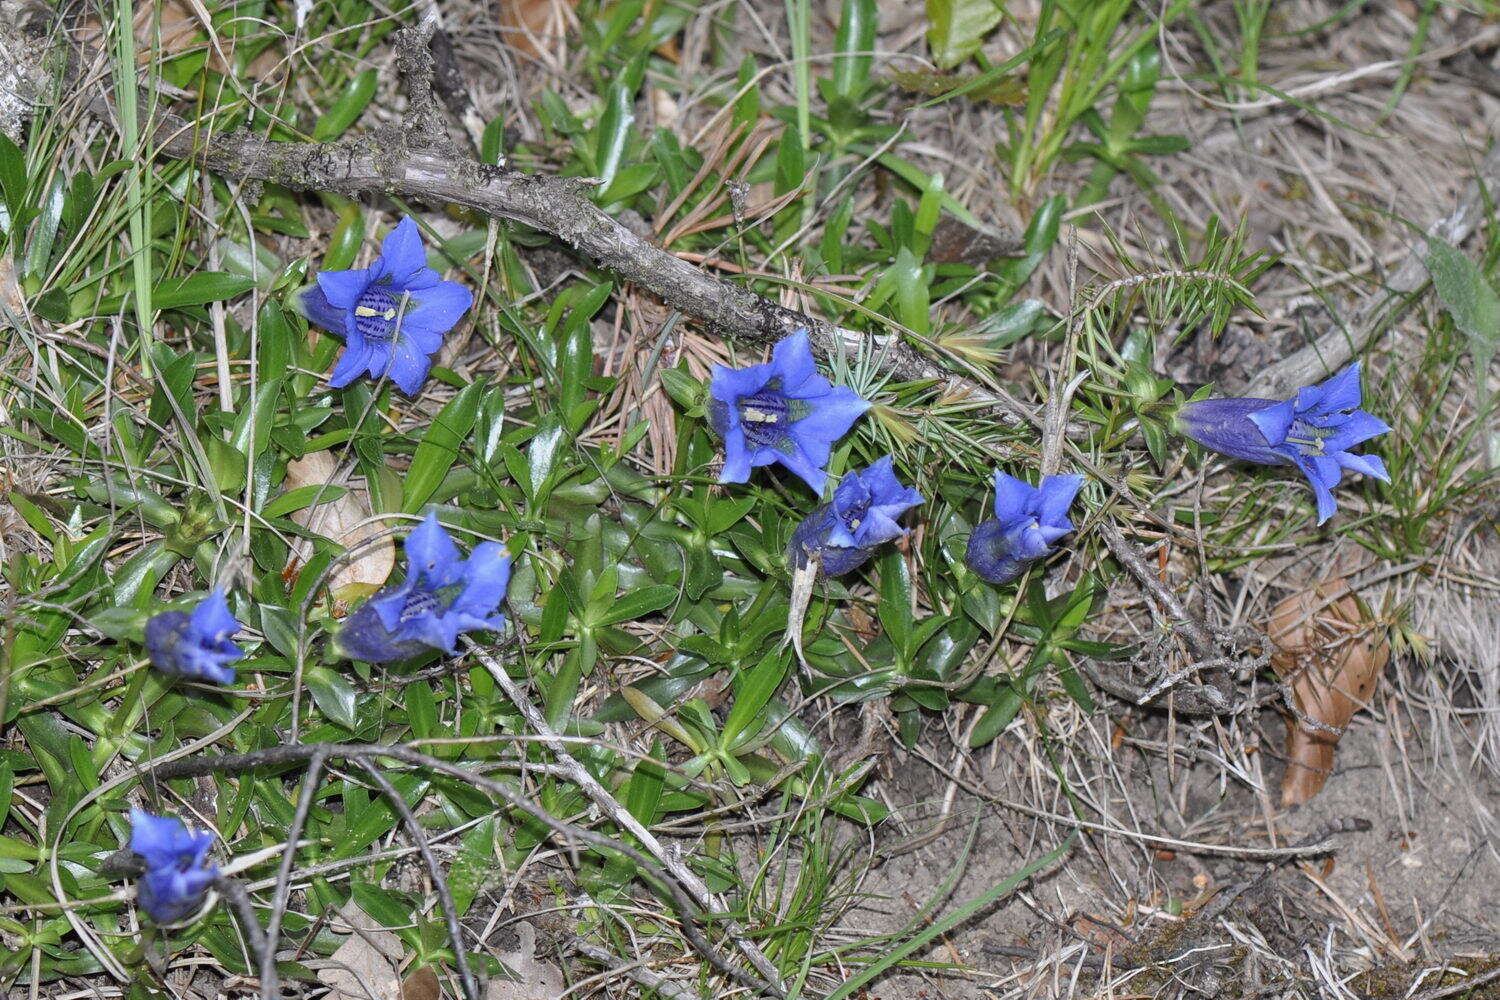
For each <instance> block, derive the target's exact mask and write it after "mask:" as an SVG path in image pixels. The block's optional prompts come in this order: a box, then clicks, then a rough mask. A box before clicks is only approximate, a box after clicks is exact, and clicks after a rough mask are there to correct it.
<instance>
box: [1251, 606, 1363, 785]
mask: <svg viewBox="0 0 1500 1000" xmlns="http://www.w3.org/2000/svg"><path fill="white" fill-rule="evenodd" d="M1348 590H1349V586H1348V582H1347V581H1346V580H1345V579H1344V578H1343V577H1341V576H1334V577H1330V578H1328V579H1325V580H1323V581H1321V582H1320V583H1318V584H1317V585H1316V586H1315V587H1312V588H1311V589H1308V590H1303V591H1300V592H1298V593H1295V594H1293V595H1291V596H1290V597H1288V598H1286V599H1285V600H1283V601H1282V602H1281V603H1280V604H1278V605H1276V607H1275V609H1274V610H1272V612H1271V628H1270V634H1271V638H1272V639H1273V640H1274V641H1275V643H1276V646H1277V651H1276V653H1275V654H1274V655H1273V656H1272V658H1271V664H1272V666H1273V667H1274V668H1275V670H1276V673H1277V675H1278V676H1280V677H1281V679H1282V680H1283V681H1284V682H1286V684H1287V685H1288V687H1289V688H1290V690H1291V700H1292V705H1293V711H1292V712H1291V713H1290V714H1289V715H1288V716H1287V720H1286V755H1287V770H1286V776H1285V777H1284V778H1283V779H1282V782H1281V804H1282V805H1285V806H1292V805H1301V804H1302V803H1304V802H1306V801H1308V800H1309V799H1311V798H1312V797H1313V796H1314V795H1317V794H1318V792H1319V791H1320V790H1321V789H1322V787H1323V783H1324V782H1325V781H1327V780H1328V775H1329V774H1330V773H1331V772H1332V770H1333V761H1334V753H1335V750H1336V748H1337V746H1338V742H1339V737H1341V736H1343V734H1344V730H1345V729H1346V728H1347V727H1348V725H1349V720H1350V719H1351V718H1353V717H1354V713H1355V712H1357V711H1359V709H1361V708H1362V707H1364V705H1365V704H1366V702H1367V701H1368V700H1369V697H1370V694H1371V692H1373V691H1374V690H1375V683H1376V681H1378V680H1379V679H1380V674H1381V672H1382V671H1383V670H1384V669H1385V666H1386V664H1387V663H1389V662H1390V658H1391V647H1390V643H1389V641H1388V640H1387V637H1386V631H1385V629H1384V627H1382V626H1381V625H1380V624H1378V623H1376V622H1372V621H1370V620H1369V618H1368V617H1367V616H1366V615H1365V613H1364V610H1363V609H1362V608H1361V606H1360V603H1359V601H1358V600H1356V599H1355V597H1354V595H1353V594H1351V593H1349V592H1348ZM1336 595H1341V596H1336Z"/></svg>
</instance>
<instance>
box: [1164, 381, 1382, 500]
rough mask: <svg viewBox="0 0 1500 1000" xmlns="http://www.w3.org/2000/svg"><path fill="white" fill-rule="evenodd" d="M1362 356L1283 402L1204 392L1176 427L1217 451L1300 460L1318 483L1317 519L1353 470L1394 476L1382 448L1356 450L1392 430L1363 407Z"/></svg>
mask: <svg viewBox="0 0 1500 1000" xmlns="http://www.w3.org/2000/svg"><path fill="white" fill-rule="evenodd" d="M1359 376H1360V368H1359V362H1357V361H1356V362H1355V363H1354V364H1352V365H1350V366H1349V367H1347V368H1345V369H1344V370H1343V371H1341V372H1339V373H1338V374H1337V375H1334V376H1332V377H1330V378H1329V379H1328V380H1327V381H1325V382H1323V383H1322V384H1321V385H1312V386H1306V387H1305V388H1302V389H1298V390H1297V395H1296V396H1295V397H1293V398H1292V399H1287V400H1283V401H1282V402H1279V403H1278V402H1277V401H1276V400H1274V399H1257V398H1255V397H1251V396H1245V397H1226V398H1220V399H1200V400H1198V401H1196V402H1192V403H1187V404H1186V405H1184V406H1183V407H1182V409H1181V410H1179V411H1178V414H1177V429H1178V430H1179V431H1180V432H1181V433H1182V434H1184V435H1186V436H1187V437H1189V438H1192V439H1193V440H1194V441H1197V442H1198V443H1199V444H1201V445H1203V447H1205V448H1208V449H1209V450H1210V451H1216V452H1218V453H1219V454H1221V455H1228V456H1229V457H1230V458H1238V459H1242V460H1244V461H1246V462H1255V463H1258V464H1260V465H1281V464H1291V465H1295V466H1296V467H1297V468H1298V469H1299V470H1300V471H1301V472H1302V474H1303V475H1304V476H1306V477H1307V481H1308V482H1309V483H1311V484H1312V488H1313V495H1314V496H1315V497H1316V498H1317V502H1318V523H1319V524H1322V523H1323V522H1324V521H1327V520H1328V519H1329V518H1330V517H1332V516H1333V513H1334V511H1335V510H1336V509H1337V508H1338V505H1337V503H1336V502H1335V500H1334V498H1333V488H1334V487H1335V486H1337V485H1338V484H1339V481H1340V480H1341V479H1343V476H1344V470H1345V469H1350V470H1353V471H1354V472H1361V473H1364V474H1365V475H1367V476H1374V477H1375V478H1376V479H1380V480H1384V481H1385V482H1390V475H1389V474H1388V473H1387V472H1386V469H1385V463H1384V462H1383V461H1381V459H1380V457H1379V456H1378V455H1357V454H1355V453H1353V452H1351V451H1350V450H1349V449H1351V448H1353V447H1355V446H1357V445H1359V444H1361V443H1363V442H1365V441H1368V440H1370V439H1371V438H1373V437H1378V436H1379V435H1381V434H1384V433H1386V432H1387V431H1389V430H1390V427H1388V426H1387V425H1386V423H1385V422H1384V421H1383V420H1380V419H1379V418H1378V417H1374V416H1371V415H1370V414H1369V413H1366V412H1365V411H1364V410H1362V409H1360V408H1359V407H1360V402H1361V392H1360V386H1359Z"/></svg>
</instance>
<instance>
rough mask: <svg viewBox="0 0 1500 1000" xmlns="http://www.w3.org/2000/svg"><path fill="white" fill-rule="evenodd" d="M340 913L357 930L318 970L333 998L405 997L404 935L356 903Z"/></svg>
mask: <svg viewBox="0 0 1500 1000" xmlns="http://www.w3.org/2000/svg"><path fill="white" fill-rule="evenodd" d="M340 916H341V922H342V923H344V924H347V925H348V926H349V927H351V928H353V929H354V933H353V934H352V935H351V936H350V937H349V940H347V941H345V942H344V943H343V944H341V945H339V946H338V950H337V951H335V952H334V953H333V955H332V957H330V958H329V959H328V965H327V966H326V967H325V968H322V969H319V970H318V980H319V981H320V982H322V983H323V985H324V986H327V987H328V989H329V994H328V996H329V1000H401V977H400V976H399V975H397V974H396V968H397V967H398V966H399V965H400V964H401V957H402V954H403V949H402V945H401V939H400V938H398V937H397V936H396V935H394V934H392V933H391V932H390V931H388V930H386V929H385V928H383V927H381V926H380V925H379V924H377V923H376V922H375V921H373V920H371V919H370V917H369V916H368V915H366V913H365V911H364V910H361V909H360V908H359V907H358V906H356V905H355V904H354V903H350V904H349V905H348V906H346V907H344V909H343V910H342V911H341V914H340ZM339 929H340V930H342V929H343V928H342V927H341V928H339Z"/></svg>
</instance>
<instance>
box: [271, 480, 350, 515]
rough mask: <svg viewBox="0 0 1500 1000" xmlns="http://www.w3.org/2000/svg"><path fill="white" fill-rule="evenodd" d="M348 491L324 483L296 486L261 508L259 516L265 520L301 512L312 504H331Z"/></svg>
mask: <svg viewBox="0 0 1500 1000" xmlns="http://www.w3.org/2000/svg"><path fill="white" fill-rule="evenodd" d="M348 492H349V491H348V490H347V489H345V488H344V487H342V486H332V485H329V484H326V483H309V484H308V485H306V486H298V487H297V488H296V489H292V490H287V491H286V492H285V493H283V494H281V496H279V497H277V498H276V499H275V500H272V501H271V502H270V503H268V504H266V505H265V507H263V508H261V512H260V516H261V517H265V518H272V517H285V516H286V515H287V514H290V513H293V512H294V511H299V510H303V509H304V508H307V507H311V506H312V505H313V504H315V503H317V504H325V503H332V502H333V501H335V500H337V499H338V498H339V497H341V496H343V495H344V494H345V493H348Z"/></svg>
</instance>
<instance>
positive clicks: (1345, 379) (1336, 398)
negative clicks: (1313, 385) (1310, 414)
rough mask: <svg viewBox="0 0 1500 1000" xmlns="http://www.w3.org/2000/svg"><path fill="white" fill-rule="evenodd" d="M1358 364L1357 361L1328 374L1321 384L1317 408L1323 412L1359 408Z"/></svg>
mask: <svg viewBox="0 0 1500 1000" xmlns="http://www.w3.org/2000/svg"><path fill="white" fill-rule="evenodd" d="M1359 375H1360V364H1359V362H1358V361H1356V362H1354V364H1352V365H1349V366H1348V367H1346V368H1345V369H1344V370H1343V371H1341V372H1339V373H1338V374H1336V375H1332V376H1330V377H1329V378H1328V379H1327V380H1326V381H1325V382H1323V384H1322V385H1320V386H1318V388H1319V389H1321V390H1322V394H1323V396H1322V399H1320V400H1318V409H1319V410H1320V411H1321V412H1323V413H1338V412H1342V411H1344V410H1355V409H1358V408H1359V403H1360V388H1359Z"/></svg>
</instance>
